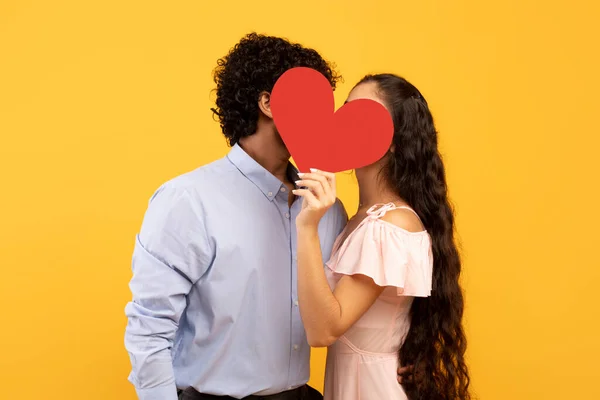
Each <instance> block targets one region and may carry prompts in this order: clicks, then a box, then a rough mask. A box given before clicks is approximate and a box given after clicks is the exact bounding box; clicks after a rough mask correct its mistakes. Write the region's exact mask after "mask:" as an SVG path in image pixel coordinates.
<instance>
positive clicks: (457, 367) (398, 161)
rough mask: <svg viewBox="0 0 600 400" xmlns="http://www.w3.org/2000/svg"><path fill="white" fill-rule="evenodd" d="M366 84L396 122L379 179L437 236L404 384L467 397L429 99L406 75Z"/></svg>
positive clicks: (417, 304)
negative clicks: (430, 281)
mask: <svg viewBox="0 0 600 400" xmlns="http://www.w3.org/2000/svg"><path fill="white" fill-rule="evenodd" d="M367 82H374V83H376V84H377V89H378V93H379V95H380V96H381V98H382V100H383V101H384V103H385V104H386V105H387V107H388V109H389V111H390V113H391V115H392V119H393V121H394V138H393V144H394V148H393V154H390V155H389V156H388V161H387V163H386V166H385V167H384V169H383V170H382V178H384V179H385V180H386V181H387V183H388V184H389V185H390V186H391V187H392V188H393V189H394V191H395V192H396V193H397V194H398V195H399V196H400V197H401V198H402V199H403V200H404V201H406V202H407V203H408V204H409V205H410V206H411V207H412V208H413V209H414V210H415V211H416V212H417V214H418V215H419V216H420V217H421V220H422V222H423V225H424V226H425V229H427V231H428V232H429V235H430V236H431V241H432V250H433V260H434V261H433V288H432V293H431V297H426V298H415V299H414V301H413V303H412V307H411V311H410V314H411V327H410V330H409V332H408V334H407V336H406V338H405V341H404V343H403V344H402V347H401V348H400V352H399V357H400V364H401V365H402V366H413V373H412V374H411V375H410V376H409V377H408V379H404V380H403V384H402V385H403V387H404V390H405V391H406V394H407V395H408V398H409V399H411V400H454V399H461V400H464V399H466V400H468V399H470V398H471V396H470V394H469V372H468V369H467V365H466V363H465V358H464V356H465V350H466V346H467V342H466V337H465V333H464V330H463V326H462V318H463V309H464V301H463V294H462V289H461V287H460V285H459V276H460V271H461V261H460V257H459V252H458V249H457V246H456V243H455V240H454V214H453V210H452V207H451V205H450V202H449V200H448V193H447V192H448V189H447V184H446V176H445V170H444V164H443V162H442V158H441V156H440V153H439V151H438V138H437V132H436V129H435V125H434V122H433V117H432V115H431V112H430V110H429V107H428V105H427V102H426V101H425V98H424V97H423V96H422V95H421V93H420V92H419V90H418V89H417V88H416V87H415V86H413V85H412V84H411V83H410V82H408V81H407V80H405V79H403V78H401V77H399V76H396V75H392V74H380V75H368V76H366V77H365V78H363V79H362V80H361V81H360V82H359V83H358V84H361V83H367Z"/></svg>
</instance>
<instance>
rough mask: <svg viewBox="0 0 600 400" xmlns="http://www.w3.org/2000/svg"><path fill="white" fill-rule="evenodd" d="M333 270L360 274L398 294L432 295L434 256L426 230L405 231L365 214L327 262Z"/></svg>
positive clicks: (336, 272) (342, 273)
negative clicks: (389, 287)
mask: <svg viewBox="0 0 600 400" xmlns="http://www.w3.org/2000/svg"><path fill="white" fill-rule="evenodd" d="M327 267H328V268H330V269H331V270H332V272H333V273H335V274H341V275H355V274H361V275H365V276H368V277H370V278H371V279H373V281H374V282H375V283H376V284H377V285H379V286H386V287H387V286H392V287H396V288H397V294H398V296H415V297H428V296H430V295H431V285H432V272H433V257H432V253H431V239H430V237H429V235H428V234H427V232H417V233H413V232H408V231H405V230H403V229H401V228H399V227H397V226H395V225H392V224H390V223H388V222H385V221H381V220H379V219H377V218H373V217H367V220H366V221H363V223H362V224H361V225H360V226H359V227H358V228H356V230H355V231H354V232H352V233H351V234H350V236H348V238H347V239H346V241H345V242H344V243H343V244H342V245H341V247H340V248H339V250H338V251H337V254H334V257H333V258H332V259H331V260H330V262H329V263H327Z"/></svg>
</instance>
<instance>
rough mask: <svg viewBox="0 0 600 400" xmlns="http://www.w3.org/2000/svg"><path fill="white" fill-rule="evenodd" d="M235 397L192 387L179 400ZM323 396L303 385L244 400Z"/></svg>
mask: <svg viewBox="0 0 600 400" xmlns="http://www.w3.org/2000/svg"><path fill="white" fill-rule="evenodd" d="M234 399H235V398H234V397H229V396H215V395H212V394H203V393H198V392H197V391H196V390H194V389H192V388H188V389H186V390H182V391H181V392H179V400H234ZM322 399H323V396H322V395H321V393H319V391H318V390H316V389H313V388H311V387H310V386H308V385H304V386H301V387H299V388H297V389H292V390H288V391H286V392H281V393H277V394H272V395H269V396H248V397H244V398H243V399H242V400H322Z"/></svg>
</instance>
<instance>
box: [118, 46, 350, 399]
mask: <svg viewBox="0 0 600 400" xmlns="http://www.w3.org/2000/svg"><path fill="white" fill-rule="evenodd" d="M301 66H302V67H310V68H313V69H315V70H317V71H319V72H321V73H322V74H323V75H324V76H325V77H326V78H327V79H328V80H329V82H330V84H331V86H332V88H335V85H336V82H337V80H338V75H337V74H336V72H335V71H334V70H333V68H332V67H331V66H330V65H329V64H328V63H327V62H326V61H325V60H323V58H322V57H321V56H320V55H319V54H318V53H317V52H316V51H315V50H312V49H308V48H305V47H302V46H301V45H298V44H292V43H289V42H288V41H286V40H284V39H281V38H276V37H269V36H262V35H257V34H250V35H248V36H246V37H245V38H243V39H242V40H241V41H240V42H239V43H238V44H237V45H236V46H235V47H234V48H233V49H232V50H231V51H230V53H229V54H228V55H227V56H225V57H224V58H223V59H221V60H219V62H218V67H217V69H216V70H215V76H214V78H215V83H216V84H217V92H216V94H217V99H216V108H215V109H213V112H214V113H215V114H216V115H217V116H218V118H219V121H220V124H221V129H222V131H223V133H224V135H225V137H226V138H227V140H228V142H229V144H230V145H231V146H232V149H231V151H230V152H229V154H228V155H227V156H226V157H225V158H223V159H220V160H218V161H216V162H213V163H211V164H208V165H206V166H204V167H201V168H199V169H197V170H195V171H193V172H190V173H187V174H185V175H182V176H180V177H177V178H175V179H173V180H171V181H169V182H167V183H166V184H164V185H163V186H162V187H161V188H160V189H158V191H157V192H156V193H155V194H154V196H153V197H152V199H151V200H150V203H149V206H148V210H147V212H146V215H145V217H144V222H143V224H142V228H141V231H140V233H139V235H138V236H137V240H136V244H135V250H134V254H133V278H132V280H131V283H130V287H131V291H132V293H133V301H131V302H130V303H129V304H128V305H127V307H126V314H127V317H128V319H129V322H128V326H127V330H126V335H125V345H126V348H127V350H128V352H129V355H130V359H131V363H132V367H133V369H132V372H131V375H130V381H131V382H132V383H133V384H134V385H135V387H136V391H137V394H138V397H139V398H140V399H141V400H175V399H177V398H178V389H179V398H180V399H213V398H217V397H215V396H225V397H218V398H225V399H232V398H233V399H269V400H287V399H290V400H291V399H294V400H296V399H313V398H320V394H319V393H318V392H317V391H316V390H314V389H312V388H308V387H307V385H306V383H307V381H308V378H309V354H310V348H309V346H308V344H307V341H306V337H305V332H304V328H303V326H302V321H301V319H300V313H299V310H298V302H297V287H296V267H297V263H296V228H295V219H296V216H297V215H298V213H299V212H300V209H301V200H300V199H296V198H295V197H294V196H293V194H292V193H291V191H292V190H293V189H294V184H293V182H295V181H296V180H297V179H298V178H297V171H296V170H295V169H294V168H293V166H292V165H291V164H290V163H289V158H290V154H289V152H288V150H287V149H286V147H285V145H284V143H283V141H282V140H281V137H280V136H279V133H278V132H277V129H276V127H275V125H274V123H273V118H272V114H271V109H270V103H269V96H270V94H269V93H270V91H271V90H272V88H273V85H274V84H275V82H276V81H277V79H278V78H279V76H281V75H282V74H283V73H284V72H285V71H286V70H288V69H290V68H293V67H301ZM346 221H347V215H346V213H345V211H344V208H343V206H342V205H341V203H340V202H339V201H338V202H337V204H336V206H335V207H332V209H331V210H330V211H329V212H328V214H327V215H326V216H325V217H324V218H323V220H322V222H321V224H320V226H319V234H320V237H321V238H322V241H321V247H322V249H323V258H324V260H323V261H324V262H325V261H326V259H327V258H329V256H330V253H331V249H332V247H333V242H334V240H335V238H336V237H337V236H338V234H339V233H340V232H341V230H342V229H343V227H344V226H345V224H346Z"/></svg>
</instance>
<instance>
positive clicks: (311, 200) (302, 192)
mask: <svg viewBox="0 0 600 400" xmlns="http://www.w3.org/2000/svg"><path fill="white" fill-rule="evenodd" d="M292 193H294V194H295V195H296V196H299V197H303V198H305V199H306V201H308V204H309V205H310V206H311V207H314V208H317V207H318V206H319V204H321V203H320V202H319V200H317V198H316V197H315V195H314V194H313V193H312V192H311V191H310V190H309V189H295V190H292Z"/></svg>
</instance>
